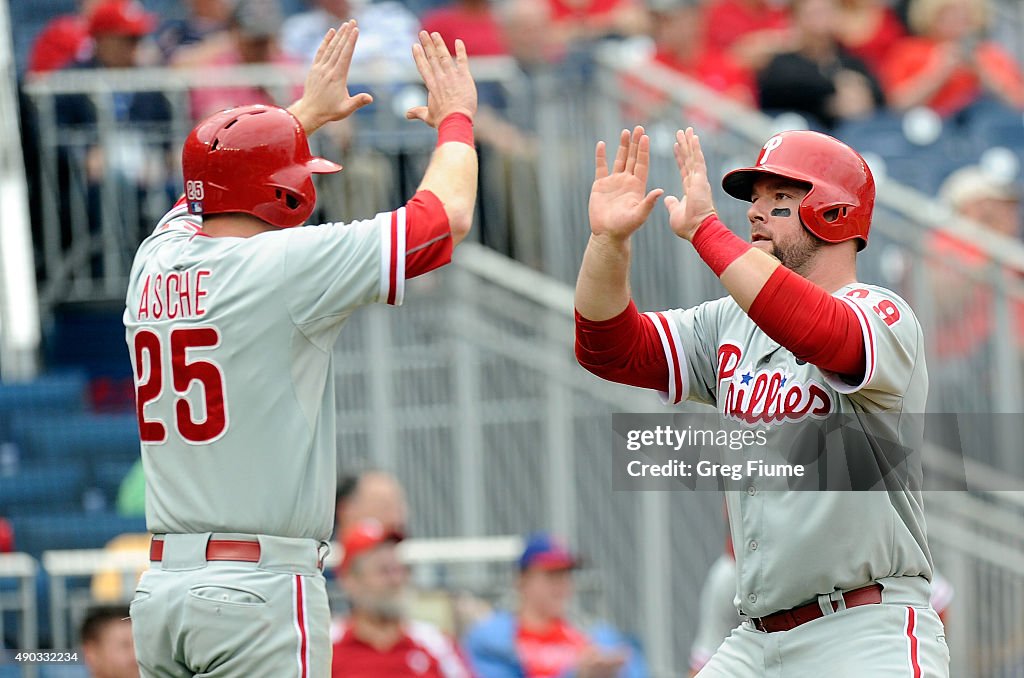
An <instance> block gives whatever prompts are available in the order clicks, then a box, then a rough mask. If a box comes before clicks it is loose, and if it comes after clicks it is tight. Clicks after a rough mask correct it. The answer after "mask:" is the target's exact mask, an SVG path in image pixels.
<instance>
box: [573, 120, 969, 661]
mask: <svg viewBox="0 0 1024 678" xmlns="http://www.w3.org/2000/svg"><path fill="white" fill-rule="evenodd" d="M649 155H650V141H649V139H648V137H647V136H646V135H645V134H644V133H643V129H642V128H640V127H638V128H636V129H634V130H633V132H632V134H630V132H629V131H628V130H624V131H623V133H622V136H621V139H620V143H619V148H618V152H617V154H616V157H615V160H614V164H613V167H612V170H611V172H609V170H608V166H607V163H606V159H605V150H604V145H603V144H598V147H597V173H596V178H595V181H594V186H593V190H592V192H591V196H590V208H589V210H590V227H591V232H592V235H591V238H590V241H589V243H588V245H587V250H586V253H585V255H584V259H583V264H582V267H581V270H580V274H579V280H578V282H577V287H576V310H577V331H576V338H577V344H576V353H577V357H578V359H579V361H580V363H581V364H582V365H583V366H585V367H586V368H587V369H589V370H590V371H592V372H594V373H595V374H597V375H599V376H602V377H604V378H606V379H611V380H614V381H619V382H623V383H627V384H632V385H635V386H640V387H645V388H651V389H655V390H658V391H660V392H662V394H663V397H664V399H665V400H666V401H667V402H669V403H678V402H680V401H681V400H683V399H689V400H694V401H697V402H702V403H707V404H710V405H713V406H715V407H717V409H718V411H719V412H720V413H721V415H722V417H723V418H724V419H727V420H731V421H735V422H741V423H746V424H750V425H754V424H758V425H764V424H771V425H777V426H788V425H791V424H792V423H795V422H799V421H802V420H805V419H808V418H811V417H818V418H820V417H825V416H827V415H829V414H834V413H840V414H847V415H856V416H858V417H866V416H868V415H871V414H875V413H899V414H902V413H918V414H919V413H923V412H924V407H925V397H926V395H927V390H928V378H927V371H926V369H925V364H924V347H923V337H922V332H921V327H920V325H919V324H918V322H917V319H916V318H915V317H914V314H913V311H912V310H911V309H910V307H909V306H908V305H907V304H906V302H904V301H903V300H902V299H900V298H899V297H898V296H897V295H895V294H893V293H892V292H891V291H889V290H886V289H882V288H880V287H876V286H873V285H865V284H862V283H859V282H858V281H857V279H856V256H857V253H858V251H859V250H860V249H862V248H863V247H864V246H865V245H866V244H867V240H868V230H869V228H870V223H871V214H872V209H873V206H874V198H875V187H874V180H873V178H872V176H871V172H870V170H869V169H868V167H867V164H866V163H865V162H864V160H863V158H861V156H860V155H859V154H858V153H857V152H856V151H854V150H853V149H851V148H849V147H848V146H846V145H845V144H843V143H842V142H840V141H838V140H836V139H833V138H832V137H828V136H826V135H823V134H819V133H816V132H807V131H795V132H784V133H782V134H779V135H776V136H773V137H772V138H771V139H769V140H768V141H767V142H766V143H765V145H764V147H763V148H762V149H761V151H760V153H759V155H758V157H757V162H756V163H755V164H754V165H753V166H751V167H747V168H743V169H739V170H736V171H733V172H730V173H729V174H727V175H726V176H725V177H724V179H723V181H722V185H723V187H724V188H725V190H726V192H727V193H729V194H730V195H732V196H733V197H735V198H738V199H741V200H745V201H749V202H750V207H749V209H748V211H747V218H748V220H749V222H750V223H749V226H750V235H751V242H748V241H746V240H743V239H741V238H739V237H737V236H736V235H734V234H733V233H732V232H731V231H729V230H728V229H727V228H726V227H725V226H724V225H723V224H722V222H721V221H720V220H719V219H718V217H717V216H716V213H715V208H714V205H713V204H712V199H711V186H710V184H709V182H708V178H707V169H706V165H705V161H704V156H703V153H702V151H701V148H700V142H699V139H698V138H697V136H696V135H695V134H694V133H693V130H692V129H687V130H686V131H685V132H683V131H680V132H678V133H677V135H676V145H675V155H676V160H677V162H678V165H679V169H680V175H681V178H682V183H683V191H684V195H685V197H684V198H682V199H679V198H675V197H672V196H668V197H666V198H665V205H666V207H667V208H668V211H669V214H670V217H669V223H670V225H671V228H672V230H673V232H674V233H675V234H676V235H677V236H679V237H681V238H685V239H686V240H688V241H690V242H691V243H692V244H693V246H694V248H695V249H696V250H697V252H698V254H699V255H700V256H701V258H702V259H703V260H704V262H705V263H706V264H707V265H708V266H709V267H710V268H711V269H712V271H714V272H715V274H716V275H718V277H719V279H720V280H721V282H722V284H723V286H724V287H725V288H726V290H727V291H728V293H729V296H726V297H724V298H721V299H717V300H714V301H708V302H705V303H703V304H700V305H698V306H696V307H694V308H689V309H677V310H669V311H664V312H659V313H648V314H641V313H639V312H638V311H637V309H636V307H635V305H634V304H633V302H632V300H631V298H630V291H629V280H628V279H629V263H630V235H631V234H632V233H633V232H634V231H636V230H637V229H638V228H639V227H640V226H641V225H642V224H643V222H644V221H645V219H646V218H647V216H648V215H649V214H650V212H651V210H652V209H653V207H654V204H655V202H656V201H657V199H658V197H659V196H660V195H661V194H662V191H661V190H660V189H655V190H652V191H650V192H648V191H647V187H646V183H647V172H648V164H649ZM892 419H893V421H895V422H896V423H895V424H894V428H893V429H892V430H891V431H889V432H888V433H889V434H890V435H892V436H895V437H894V438H892V439H893V440H896V441H899V442H901V443H909V441H910V435H911V431H910V430H908V429H906V428H904V423H905V421H904V420H905V419H910V418H909V417H907V418H903V417H900V418H899V419H898V420H897V418H896V417H893V418H892ZM862 435H863V434H862ZM726 490H727V491H726V501H727V504H728V510H729V518H730V520H729V522H730V533H731V536H732V540H733V543H734V544H735V545H736V548H735V551H736V572H737V586H736V589H737V597H736V599H735V602H736V606H737V609H738V611H739V613H740V615H741V616H742V617H743V619H744V620H745V621H744V623H743V624H742V625H741V626H740V627H739V628H738V629H737V630H735V631H734V632H733V633H732V634H731V635H730V636H729V638H728V639H727V640H726V641H725V642H724V643H723V644H722V645H721V646H720V647H719V649H718V650H717V652H716V653H715V654H714V656H713V657H712V658H711V659H710V661H709V662H708V663H707V664H706V665H705V666H704V668H703V669H702V670H701V672H700V673H699V675H700V676H701V677H702V678H708V677H715V678H717V677H719V676H721V677H723V678H724V677H728V678H739V677H748V676H772V677H776V678H804V677H805V676H818V675H825V674H827V675H830V676H833V677H839V676H842V677H850V678H853V677H855V676H856V677H858V678H861V677H864V676H872V678H878V677H889V676H893V677H895V676H907V677H914V678H919V677H921V676H947V675H948V662H949V653H948V649H947V647H946V644H945V636H944V631H943V627H942V623H941V622H940V620H939V618H938V616H937V615H936V614H935V611H934V610H933V609H932V608H931V607H930V605H929V602H928V599H929V591H930V580H931V578H932V561H931V556H930V553H929V549H928V544H927V541H926V536H925V522H924V514H923V509H922V503H921V493H920V490H919V488H915V487H913V485H912V484H909V483H908V484H905V485H902V486H900V487H895V488H890V489H889V490H888V491H877V492H796V491H788V485H787V482H786V479H785V478H781V479H780V478H770V477H758V478H745V479H744V480H742V481H739V480H735V481H727V482H726Z"/></svg>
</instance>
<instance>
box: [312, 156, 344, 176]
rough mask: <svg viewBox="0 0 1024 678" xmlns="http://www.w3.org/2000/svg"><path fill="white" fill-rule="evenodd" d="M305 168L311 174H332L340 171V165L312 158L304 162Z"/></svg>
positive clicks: (324, 159)
mask: <svg viewBox="0 0 1024 678" xmlns="http://www.w3.org/2000/svg"><path fill="white" fill-rule="evenodd" d="M305 167H306V169H307V170H309V171H310V172H312V173H313V174H334V173H335V172H340V171H341V165H339V164H338V163H336V162H331V161H330V160H328V159H327V158H317V157H312V158H310V159H309V160H308V161H306V164H305Z"/></svg>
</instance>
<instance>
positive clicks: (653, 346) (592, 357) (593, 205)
mask: <svg viewBox="0 0 1024 678" xmlns="http://www.w3.org/2000/svg"><path fill="white" fill-rule="evenodd" d="M650 150H651V140H650V139H649V138H648V137H647V135H646V134H644V129H643V127H636V128H635V129H634V130H633V132H632V134H630V132H629V130H622V134H621V135H620V136H619V148H618V151H616V153H615V161H614V162H613V164H612V170H611V172H610V173H609V171H608V159H607V157H606V154H605V147H604V142H603V141H602V142H598V144H597V151H596V165H597V167H596V169H595V171H594V185H593V187H592V188H591V191H590V205H589V213H590V232H591V235H590V241H589V242H588V243H587V250H586V252H585V253H584V254H583V264H582V265H581V266H580V275H579V278H578V279H577V280H576V359H577V360H578V361H579V363H580V365H582V366H583V367H585V368H586V369H587V370H589V371H591V372H593V373H594V374H596V375H597V376H599V377H602V378H604V379H608V380H610V381H617V382H620V383H624V384H630V385H633V386H640V387H643V388H653V389H660V390H666V389H667V383H668V368H667V364H666V362H665V357H664V353H663V352H662V350H661V343H660V340H659V339H658V334H657V330H656V329H655V327H654V324H653V323H652V322H651V320H650V319H649V318H647V317H645V316H642V315H640V313H639V312H638V311H637V309H636V306H635V305H634V304H633V303H632V301H631V300H630V293H629V260H630V244H629V240H630V237H631V236H632V235H633V233H635V232H636V231H637V229H639V228H640V226H642V225H643V223H644V221H646V219H647V217H648V215H650V213H651V210H652V209H654V204H655V202H656V201H657V199H658V196H660V195H661V193H662V191H661V189H654V190H653V191H650V192H649V193H648V192H646V191H647V173H648V167H649V165H650Z"/></svg>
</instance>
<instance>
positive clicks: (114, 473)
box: [93, 455, 137, 505]
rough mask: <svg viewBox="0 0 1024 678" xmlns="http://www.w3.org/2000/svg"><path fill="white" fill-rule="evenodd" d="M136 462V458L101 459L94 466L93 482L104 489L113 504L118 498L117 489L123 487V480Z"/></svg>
mask: <svg viewBox="0 0 1024 678" xmlns="http://www.w3.org/2000/svg"><path fill="white" fill-rule="evenodd" d="M136 456H137V455H136ZM134 463H135V462H134V460H131V461H101V462H98V463H97V464H95V465H94V466H93V484H94V485H95V486H96V487H97V488H99V489H100V490H102V491H103V494H104V495H106V497H107V498H108V499H109V500H110V503H111V505H113V504H114V502H115V501H116V499H117V491H118V490H119V489H120V487H121V481H122V480H124V477H125V476H126V475H128V471H130V470H131V468H132V464H134Z"/></svg>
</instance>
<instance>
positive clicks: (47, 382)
mask: <svg viewBox="0 0 1024 678" xmlns="http://www.w3.org/2000/svg"><path fill="white" fill-rule="evenodd" d="M85 394H86V378H85V373H84V372H81V371H69V372H62V373H58V374H51V375H46V376H42V377H39V378H38V379H35V380H33V381H30V382H26V383H18V384H14V383H10V384H0V441H4V440H10V435H11V432H10V421H11V419H12V418H14V417H17V416H20V415H24V414H28V413H31V414H44V413H56V412H62V413H74V412H82V411H83V410H84V409H85V400H86V397H85Z"/></svg>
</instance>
